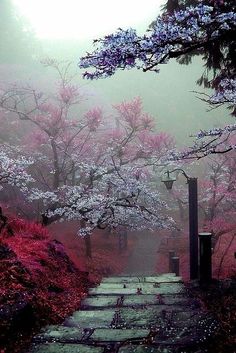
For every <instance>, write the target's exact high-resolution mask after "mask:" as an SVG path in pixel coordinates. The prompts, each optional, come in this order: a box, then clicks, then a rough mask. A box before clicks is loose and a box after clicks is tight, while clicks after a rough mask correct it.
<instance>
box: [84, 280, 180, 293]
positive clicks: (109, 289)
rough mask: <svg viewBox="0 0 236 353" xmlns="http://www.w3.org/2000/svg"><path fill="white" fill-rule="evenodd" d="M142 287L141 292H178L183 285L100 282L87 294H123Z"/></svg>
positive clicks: (134, 291)
mask: <svg viewBox="0 0 236 353" xmlns="http://www.w3.org/2000/svg"><path fill="white" fill-rule="evenodd" d="M140 287H141V288H142V294H155V295H157V294H178V293H184V292H185V291H186V290H185V287H184V285H183V284H182V283H160V284H159V283H157V284H155V283H154V284H150V283H142V284H141V283H136V282H134V283H129V284H128V285H125V288H124V285H119V284H117V283H101V284H100V285H99V286H98V287H96V288H91V289H90V290H89V295H125V294H130V295H134V294H137V288H140Z"/></svg>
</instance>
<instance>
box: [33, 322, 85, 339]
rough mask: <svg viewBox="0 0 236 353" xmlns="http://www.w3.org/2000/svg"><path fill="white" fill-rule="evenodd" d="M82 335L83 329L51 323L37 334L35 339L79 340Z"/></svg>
mask: <svg viewBox="0 0 236 353" xmlns="http://www.w3.org/2000/svg"><path fill="white" fill-rule="evenodd" d="M82 337H83V330H82V329H78V328H74V327H64V326H59V325H58V326H56V325H51V326H47V327H46V328H45V329H44V330H43V331H42V332H41V333H40V334H39V335H37V336H35V338H34V341H51V340H53V341H61V340H70V341H78V340H81V339H82Z"/></svg>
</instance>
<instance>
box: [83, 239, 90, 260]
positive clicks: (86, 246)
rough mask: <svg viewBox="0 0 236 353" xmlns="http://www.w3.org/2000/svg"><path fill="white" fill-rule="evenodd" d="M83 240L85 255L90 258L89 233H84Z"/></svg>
mask: <svg viewBox="0 0 236 353" xmlns="http://www.w3.org/2000/svg"><path fill="white" fill-rule="evenodd" d="M84 242H85V255H86V257H89V258H90V259H91V258H92V244H91V236H90V234H87V235H85V237H84Z"/></svg>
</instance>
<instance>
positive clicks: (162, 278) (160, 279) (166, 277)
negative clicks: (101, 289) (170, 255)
mask: <svg viewBox="0 0 236 353" xmlns="http://www.w3.org/2000/svg"><path fill="white" fill-rule="evenodd" d="M132 282H137V283H144V282H151V283H153V282H154V283H155V282H156V283H165V282H181V277H178V276H175V274H174V273H167V274H163V275H159V276H144V277H140V276H132V277H131V276H120V277H119V276H118V277H107V278H104V279H103V280H102V282H101V283H132Z"/></svg>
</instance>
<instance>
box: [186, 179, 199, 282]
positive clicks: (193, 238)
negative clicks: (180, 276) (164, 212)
mask: <svg viewBox="0 0 236 353" xmlns="http://www.w3.org/2000/svg"><path fill="white" fill-rule="evenodd" d="M188 192H189V257H190V261H189V262H190V279H197V278H198V200H197V178H188Z"/></svg>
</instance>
